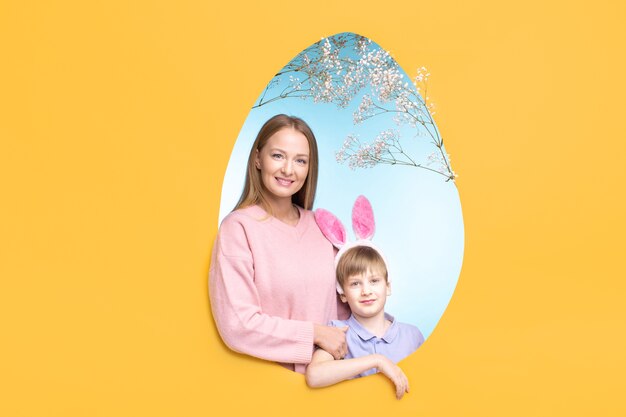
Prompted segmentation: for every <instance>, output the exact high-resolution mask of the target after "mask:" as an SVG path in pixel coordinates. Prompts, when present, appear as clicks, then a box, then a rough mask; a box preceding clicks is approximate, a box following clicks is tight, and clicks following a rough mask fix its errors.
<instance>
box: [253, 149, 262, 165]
mask: <svg viewBox="0 0 626 417" xmlns="http://www.w3.org/2000/svg"><path fill="white" fill-rule="evenodd" d="M254 166H255V167H256V169H261V159H260V158H259V150H258V149H255V150H254Z"/></svg>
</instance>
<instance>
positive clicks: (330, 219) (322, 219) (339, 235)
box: [315, 209, 346, 248]
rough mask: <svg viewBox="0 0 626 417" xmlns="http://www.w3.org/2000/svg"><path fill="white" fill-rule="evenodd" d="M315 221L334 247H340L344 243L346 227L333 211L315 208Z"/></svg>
mask: <svg viewBox="0 0 626 417" xmlns="http://www.w3.org/2000/svg"><path fill="white" fill-rule="evenodd" d="M315 221H316V222H317V225H318V226H319V227H320V230H321V231H322V233H323V234H324V236H326V239H328V240H329V241H330V243H332V244H333V245H334V246H335V247H336V248H341V247H342V246H343V245H345V243H346V229H345V228H344V227H343V224H341V221H340V220H339V219H338V218H337V217H335V215H334V214H333V213H331V212H330V211H328V210H324V209H317V210H315Z"/></svg>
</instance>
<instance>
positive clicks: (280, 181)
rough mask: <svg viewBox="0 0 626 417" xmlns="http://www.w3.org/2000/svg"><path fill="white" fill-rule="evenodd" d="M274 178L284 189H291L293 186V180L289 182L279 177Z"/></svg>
mask: <svg viewBox="0 0 626 417" xmlns="http://www.w3.org/2000/svg"><path fill="white" fill-rule="evenodd" d="M274 178H276V181H277V182H278V183H279V184H280V185H282V186H283V187H289V186H290V185H291V184H293V180H287V179H285V178H279V177H274Z"/></svg>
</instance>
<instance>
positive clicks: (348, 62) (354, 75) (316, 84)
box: [253, 33, 457, 181]
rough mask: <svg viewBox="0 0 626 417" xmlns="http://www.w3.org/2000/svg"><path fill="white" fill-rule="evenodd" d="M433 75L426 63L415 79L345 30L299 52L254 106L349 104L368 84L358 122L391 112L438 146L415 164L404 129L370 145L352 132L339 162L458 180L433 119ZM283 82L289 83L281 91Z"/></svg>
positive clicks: (384, 134)
mask: <svg viewBox="0 0 626 417" xmlns="http://www.w3.org/2000/svg"><path fill="white" fill-rule="evenodd" d="M429 75H430V74H429V73H428V71H427V70H426V68H424V67H422V68H420V69H419V70H418V73H417V76H416V77H415V78H414V79H413V80H412V83H411V82H410V81H409V80H407V77H406V75H405V74H404V73H403V72H402V70H401V69H400V67H399V66H398V64H397V63H396V62H395V60H394V59H393V58H392V57H391V55H390V54H389V53H388V52H387V51H384V50H382V49H380V48H378V47H374V46H372V44H371V40H369V39H368V38H365V37H363V36H359V35H356V34H353V33H344V34H339V35H335V36H332V37H330V38H325V39H322V40H321V41H319V42H317V43H315V44H313V45H312V46H311V47H309V48H307V49H305V50H304V51H303V52H301V53H300V54H298V56H296V57H295V58H294V59H293V60H292V61H291V62H290V63H289V64H287V66H285V68H283V69H282V70H281V71H280V72H279V73H278V74H276V76H275V77H274V79H273V80H272V82H270V83H269V84H268V86H267V87H266V88H265V91H264V92H263V94H262V95H261V98H260V99H259V101H258V102H257V103H256V104H255V105H254V106H253V108H258V107H261V106H264V105H266V104H269V103H272V102H274V101H276V100H281V99H286V98H300V99H304V100H306V99H312V100H313V102H315V103H333V104H335V105H337V106H338V107H339V108H346V107H347V106H348V105H349V104H350V103H351V102H352V100H353V99H354V98H355V97H356V96H359V95H361V94H362V92H363V91H366V89H367V88H369V92H368V91H366V94H363V95H361V101H360V103H359V105H358V108H357V109H356V110H355V111H354V113H353V122H354V124H355V125H357V124H361V123H363V122H364V121H366V120H368V119H371V118H374V117H377V116H380V115H382V114H393V120H394V122H395V123H396V124H397V125H398V126H403V125H407V126H410V127H412V128H414V129H416V131H417V133H416V136H423V135H424V133H420V132H426V133H425V134H426V136H427V137H428V138H429V139H430V142H431V143H432V144H433V145H434V146H435V148H436V150H435V151H434V152H433V153H431V154H430V155H429V156H428V158H427V159H428V162H427V163H425V164H420V163H416V162H415V161H414V160H413V159H412V158H411V157H410V156H409V155H408V154H407V153H406V152H405V151H404V150H403V149H402V146H401V145H400V132H399V131H398V130H391V129H390V130H385V131H383V132H381V133H380V134H379V135H378V136H377V137H376V139H374V141H373V142H371V143H367V142H361V141H360V140H359V139H358V138H356V136H354V135H350V136H348V137H347V138H346V140H345V141H344V144H343V147H342V148H341V150H339V151H338V152H337V155H336V156H337V161H338V162H340V163H347V164H348V166H349V167H350V168H352V169H356V168H371V167H373V166H375V165H377V164H390V165H407V166H413V167H417V168H422V169H426V170H429V171H432V172H436V173H438V174H440V175H442V176H444V177H445V178H446V181H449V180H454V179H455V178H456V176H457V175H456V173H455V172H454V171H452V168H451V166H450V157H449V155H447V154H446V152H445V151H444V149H443V139H442V138H441V136H440V134H439V131H438V130H437V127H436V125H435V122H434V120H433V117H432V115H433V114H434V111H433V110H434V106H433V104H432V103H431V102H430V100H429V97H428V95H426V90H427V81H428V76H429ZM285 77H288V78H286V79H285ZM281 81H283V82H282V83H281ZM284 81H286V82H284ZM279 84H281V85H285V84H286V85H285V86H284V87H282V89H281V90H280V91H277V86H278V85H279ZM422 97H424V98H422Z"/></svg>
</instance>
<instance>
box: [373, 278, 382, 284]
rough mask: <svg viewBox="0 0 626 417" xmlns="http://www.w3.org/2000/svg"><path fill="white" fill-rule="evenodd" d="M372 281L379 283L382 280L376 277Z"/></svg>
mask: <svg viewBox="0 0 626 417" xmlns="http://www.w3.org/2000/svg"><path fill="white" fill-rule="evenodd" d="M371 282H372V284H377V283H378V282H380V279H379V278H374V279H372V281H371Z"/></svg>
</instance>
